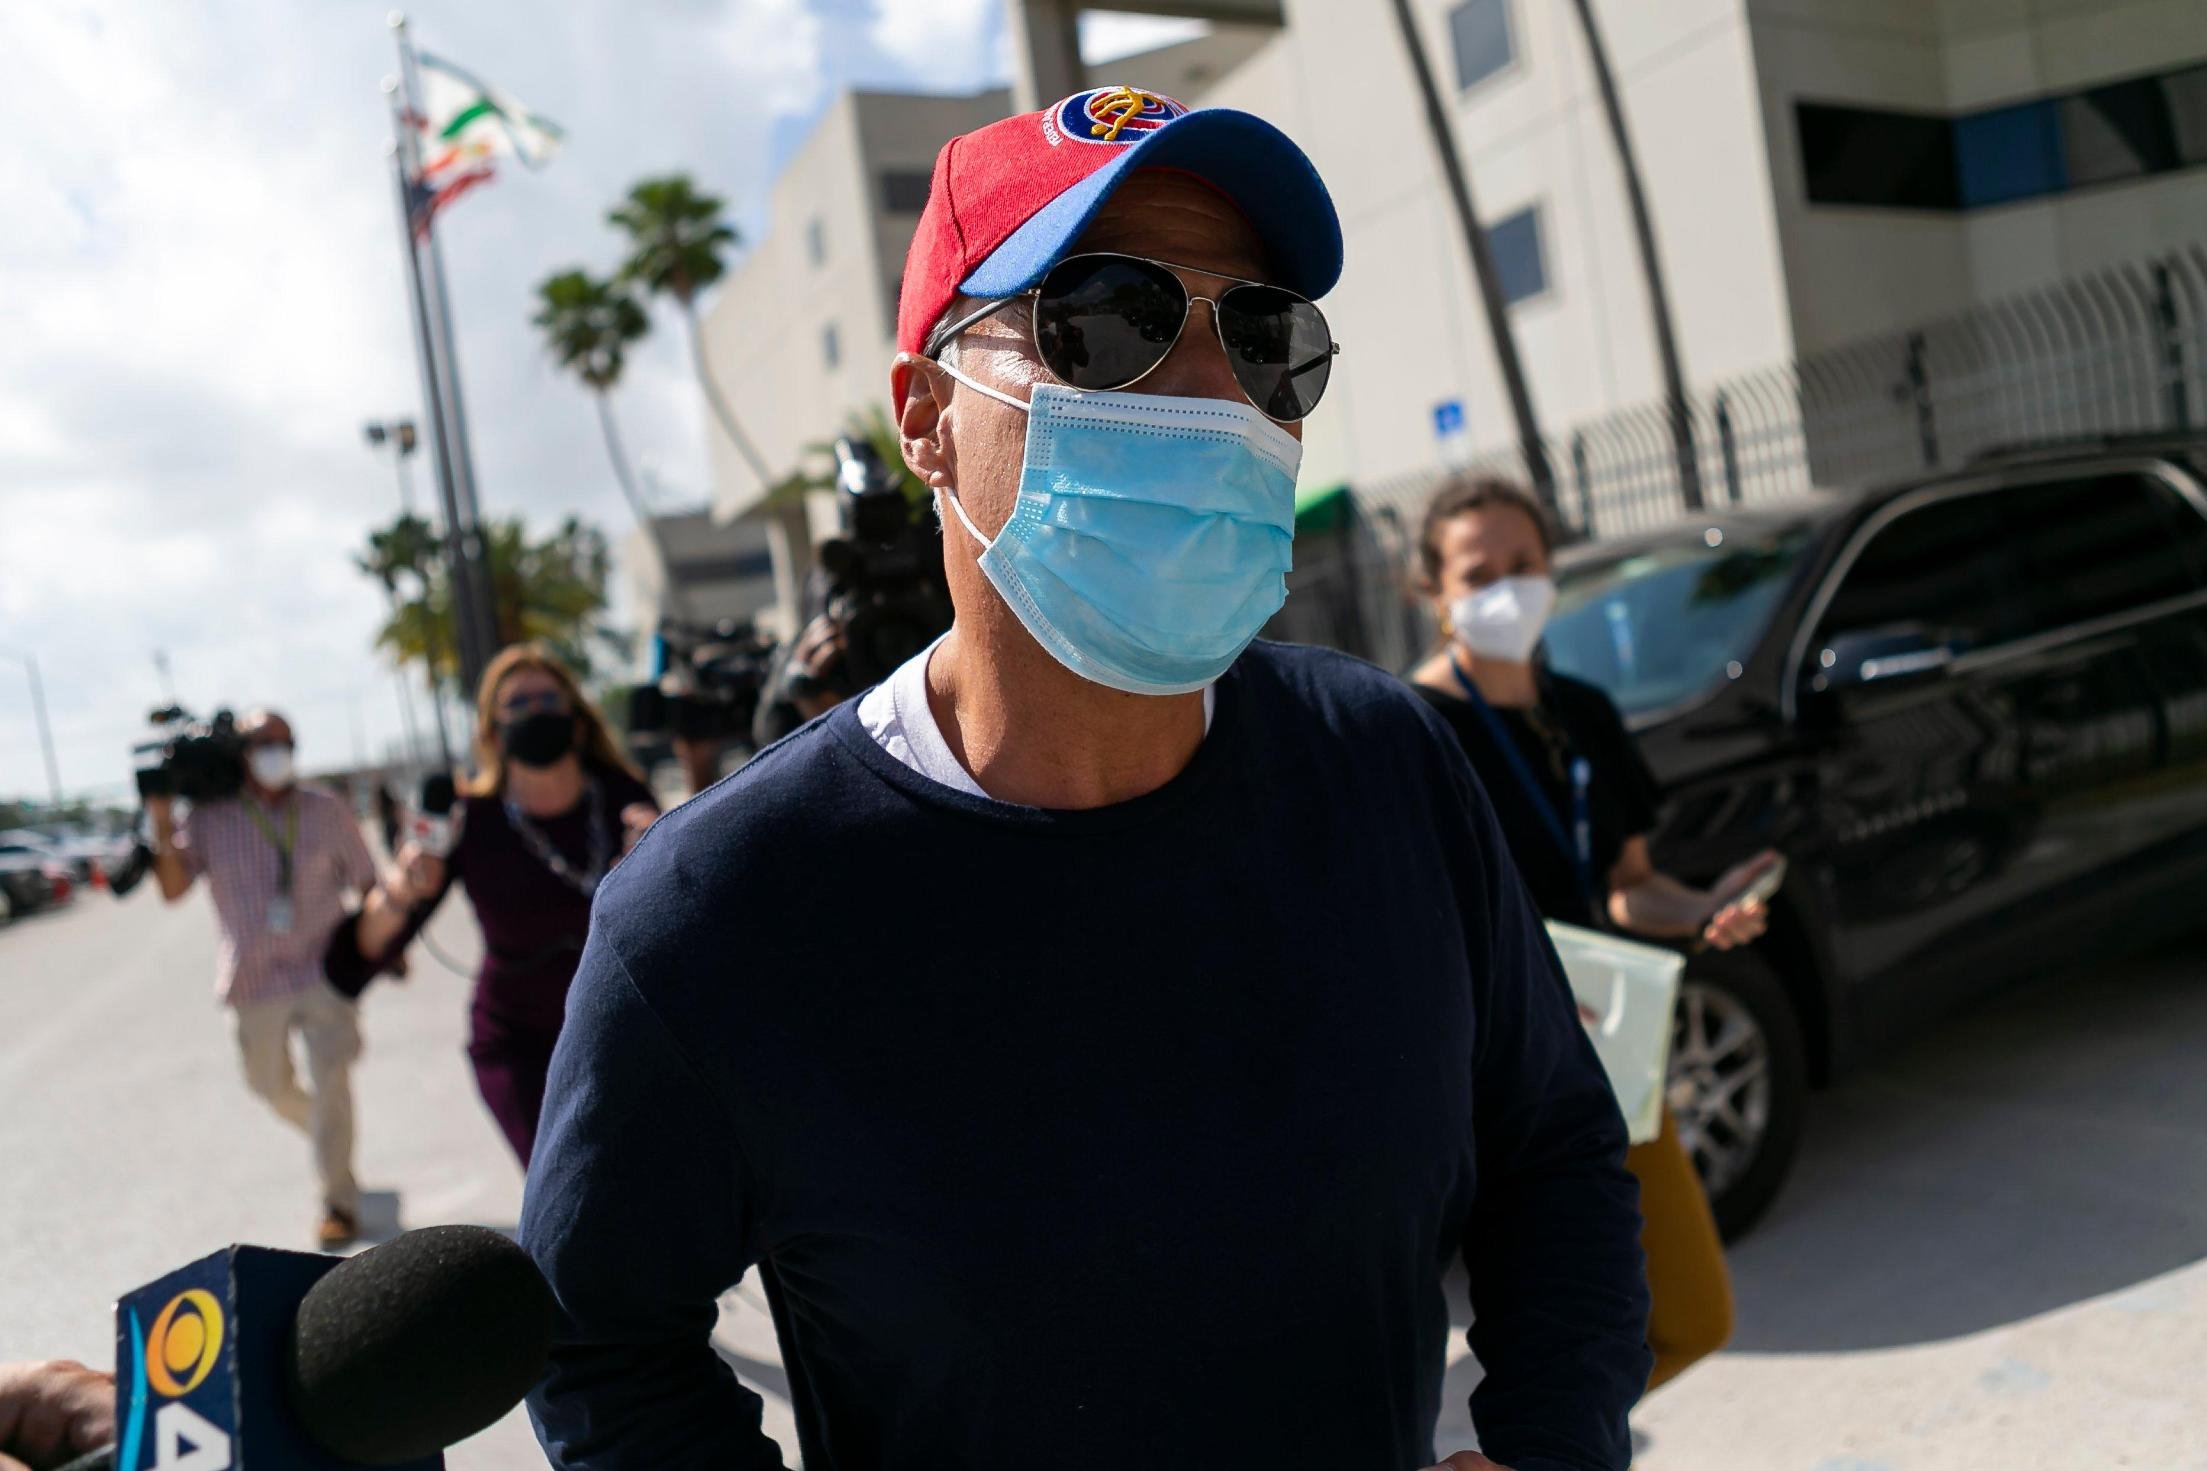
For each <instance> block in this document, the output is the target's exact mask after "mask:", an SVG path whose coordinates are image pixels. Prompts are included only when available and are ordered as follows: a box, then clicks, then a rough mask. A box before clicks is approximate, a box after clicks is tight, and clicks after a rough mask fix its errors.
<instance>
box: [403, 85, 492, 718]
mask: <svg viewBox="0 0 2207 1471" xmlns="http://www.w3.org/2000/svg"><path fill="white" fill-rule="evenodd" d="M385 90H386V91H387V92H388V93H390V95H391V99H392V108H391V127H392V130H393V132H394V133H395V134H397V135H399V136H395V137H394V138H393V139H392V140H391V145H390V155H391V182H392V183H393V185H394V186H395V187H396V189H397V191H398V230H399V249H400V251H401V253H402V254H403V255H404V256H405V257H406V300H407V305H408V307H409V308H411V313H410V315H411V317H412V320H413V327H414V355H415V358H416V360H417V362H418V363H419V366H420V369H421V398H422V409H423V411H424V414H425V417H427V418H428V420H429V437H430V440H431V443H432V446H433V448H434V450H435V455H434V457H433V459H432V461H431V463H432V466H433V468H434V469H435V470H436V473H437V495H438V499H439V501H440V502H441V504H442V510H443V520H444V527H443V531H444V552H445V572H446V580H447V581H448V583H449V584H450V591H451V594H452V596H451V607H452V627H453V631H454V633H455V634H456V635H457V637H458V642H459V649H458V653H459V656H460V677H461V679H462V680H464V681H466V682H467V683H468V684H469V686H471V687H472V685H473V684H474V682H475V681H477V680H479V679H481V678H482V673H483V665H484V664H485V663H486V662H488V661H487V659H486V658H485V656H484V654H483V652H482V647H481V645H480V644H479V643H478V642H477V641H476V637H475V625H474V623H473V621H472V620H471V619H469V618H468V617H467V616H466V610H467V609H468V607H469V605H470V604H471V603H472V602H473V601H474V597H473V584H474V580H475V579H474V576H473V573H472V569H470V568H469V566H468V563H467V557H466V554H465V552H464V551H463V550H462V548H461V545H460V536H459V527H460V508H459V500H458V496H457V494H456V492H455V490H454V487H453V481H452V436H451V433H450V431H449V430H448V428H447V426H446V424H445V417H444V394H443V393H442V391H441V390H440V388H439V386H438V383H437V359H436V354H435V352H434V351H433V348H432V340H431V337H430V330H429V307H428V303H427V301H426V300H425V299H424V297H423V295H422V278H421V255H420V254H419V252H418V251H417V250H416V249H415V242H414V201H413V198H412V190H411V188H410V187H409V185H408V180H409V179H410V178H411V177H412V176H411V174H410V172H409V170H408V169H407V166H406V145H405V143H404V142H403V141H402V139H403V136H404V134H405V132H406V130H407V127H408V123H407V121H406V118H405V116H404V115H403V113H402V112H401V110H400V107H399V105H398V84H397V82H396V81H391V82H387V83H386V84H385ZM428 611H429V610H428V608H427V606H426V605H425V606H424V607H423V610H422V612H423V616H424V617H425V618H426V617H427V616H428ZM429 667H430V692H431V697H432V699H433V700H434V699H435V695H436V687H437V680H436V662H435V659H434V657H433V656H432V657H431V660H430V666H429ZM436 707H437V717H438V722H437V723H438V727H439V731H440V733H441V732H442V728H443V724H444V706H443V703H442V701H437V702H436Z"/></svg>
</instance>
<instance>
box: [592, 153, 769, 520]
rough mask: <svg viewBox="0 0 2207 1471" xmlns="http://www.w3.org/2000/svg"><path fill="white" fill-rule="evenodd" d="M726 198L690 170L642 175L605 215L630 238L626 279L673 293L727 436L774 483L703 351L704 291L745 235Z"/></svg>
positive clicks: (764, 481)
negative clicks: (705, 190) (726, 209)
mask: <svg viewBox="0 0 2207 1471" xmlns="http://www.w3.org/2000/svg"><path fill="white" fill-rule="evenodd" d="M722 203H723V202H722V201H721V200H720V199H719V198H717V197H716V196H714V195H711V194H701V193H699V192H698V190H697V186H696V185H695V184H693V183H691V182H690V176H689V175H688V174H669V175H667V176H666V177H665V178H663V179H645V180H642V181H641V182H639V183H638V184H637V185H636V186H635V187H634V188H632V189H630V190H629V191H628V202H627V203H625V204H623V205H620V206H618V207H617V208H615V209H613V210H610V211H608V212H607V214H606V217H605V218H606V222H607V223H608V224H610V225H613V226H614V227H616V228H617V229H620V230H622V231H623V232H625V233H626V234H627V235H628V238H629V241H630V244H631V249H630V251H629V257H628V260H627V261H626V262H625V263H624V264H623V265H622V266H621V274H620V279H621V280H623V281H631V282H634V283H635V284H636V285H638V286H641V287H643V288H644V290H646V291H648V292H650V293H651V294H652V295H654V296H671V297H673V298H674V303H675V305H676V306H677V307H679V308H680V309H681V312H682V322H683V325H684V326H685V327H686V328H688V330H689V337H690V361H691V362H692V363H694V364H695V365H696V367H697V381H698V386H699V387H700V388H702V389H703V390H704V391H705V402H706V403H707V404H708V405H710V406H711V408H712V411H713V417H714V418H716V419H718V420H719V421H720V427H721V429H722V430H723V431H724V432H726V434H727V435H728V441H729V443H731V444H733V445H734V446H735V447H736V452H737V453H738V454H740V455H742V456H743V459H744V463H745V464H747V465H749V466H750V467H751V473H752V474H754V475H756V476H758V477H759V484H761V485H762V486H772V485H773V484H774V476H773V473H772V472H771V471H769V470H768V469H767V467H766V459H765V457H764V456H762V455H761V454H760V453H759V451H758V447H757V446H756V445H754V444H752V442H751V439H750V436H749V435H747V434H745V433H744V432H743V429H742V428H741V426H739V425H738V424H737V423H736V416H735V414H734V412H733V411H731V410H730V409H729V407H728V400H727V398H726V396H725V395H723V394H722V393H721V391H720V384H719V382H718V381H717V380H715V379H714V377H713V369H712V364H711V363H710V362H709V361H708V360H707V358H706V356H705V337H704V334H703V333H702V332H700V331H699V330H698V325H697V297H698V293H699V292H701V291H703V290H704V289H705V288H706V287H708V286H710V285H712V284H713V283H714V282H715V281H718V280H719V279H720V278H721V276H722V275H723V274H725V272H726V270H727V267H726V266H725V265H723V264H722V262H721V255H722V253H723V252H724V251H727V250H731V249H733V248H734V247H735V246H736V245H737V244H738V243H739V241H740V238H741V237H739V236H738V235H737V234H736V231H735V228H734V227H733V226H732V225H729V224H727V223H726V222H724V221H723V220H722V219H721V217H720V212H721V209H722Z"/></svg>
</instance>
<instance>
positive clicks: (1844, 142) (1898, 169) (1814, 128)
mask: <svg viewBox="0 0 2207 1471" xmlns="http://www.w3.org/2000/svg"><path fill="white" fill-rule="evenodd" d="M1793 111H1794V118H1795V121H1796V123H1797V125H1798V127H1799V130H1800V134H1801V173H1802V177H1803V179H1804V180H1805V181H1806V183H1807V186H1808V197H1809V201H1810V202H1811V203H1812V204H1867V205H1878V206H1882V207H1884V208H1888V209H1954V208H1956V207H1957V206H1958V205H1959V204H1960V202H1961V190H1960V185H1959V183H1958V181H1957V180H1956V177H1955V161H1954V128H1953V124H1952V123H1951V122H1949V121H1948V120H1947V119H1946V118H1942V117H1929V116H1925V115H1923V114H1921V113H1910V112H1885V111H1879V110H1875V109H1871V108H1861V107H1837V106H1833V105H1831V104H1829V103H1822V102H1801V103H1796V104H1795V105H1794V109H1793Z"/></svg>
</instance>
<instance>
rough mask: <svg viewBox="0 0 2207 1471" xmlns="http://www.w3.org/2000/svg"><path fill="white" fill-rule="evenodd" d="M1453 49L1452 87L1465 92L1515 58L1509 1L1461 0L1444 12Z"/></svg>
mask: <svg viewBox="0 0 2207 1471" xmlns="http://www.w3.org/2000/svg"><path fill="white" fill-rule="evenodd" d="M1448 37H1449V41H1450V43H1451V44H1452V45H1453V46H1454V48H1455V52H1456V89H1457V90H1458V91H1460V92H1468V91H1470V90H1471V89H1472V88H1473V87H1476V86H1478V85H1479V84H1480V83H1481V82H1483V81H1485V80H1486V79H1487V78H1489V77H1491V76H1493V75H1494V74H1495V73H1496V72H1498V71H1500V70H1502V69H1503V68H1504V67H1506V66H1508V65H1509V64H1510V63H1511V62H1512V61H1513V60H1515V59H1516V56H1517V51H1516V47H1515V45H1514V44H1513V42H1512V39H1511V36H1510V6H1509V0H1464V3H1463V4H1461V5H1459V6H1457V7H1456V8H1455V9H1454V10H1451V11H1450V12H1449V13H1448Z"/></svg>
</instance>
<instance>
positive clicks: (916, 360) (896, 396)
mask: <svg viewBox="0 0 2207 1471" xmlns="http://www.w3.org/2000/svg"><path fill="white" fill-rule="evenodd" d="M889 396H890V401H891V402H892V403H894V404H895V405H896V410H897V442H898V444H899V445H900V446H902V448H903V450H904V463H905V464H906V465H908V466H910V467H911V470H912V473H913V474H914V475H917V476H919V477H920V480H921V482H922V483H923V484H925V485H926V486H927V487H928V488H929V489H931V490H935V489H941V488H942V487H945V486H947V485H949V484H950V454H949V451H948V450H947V449H946V447H945V446H944V444H943V410H944V409H946V408H948V407H949V406H950V375H949V374H948V373H945V372H944V371H943V370H942V368H941V366H940V365H939V364H937V363H935V362H934V361H933V360H931V359H928V358H924V357H921V356H920V355H919V354H918V353H915V352H900V353H898V354H897V357H896V361H895V362H894V363H893V364H891V365H890V368H889Z"/></svg>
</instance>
